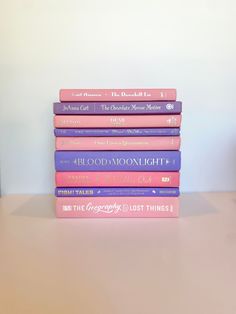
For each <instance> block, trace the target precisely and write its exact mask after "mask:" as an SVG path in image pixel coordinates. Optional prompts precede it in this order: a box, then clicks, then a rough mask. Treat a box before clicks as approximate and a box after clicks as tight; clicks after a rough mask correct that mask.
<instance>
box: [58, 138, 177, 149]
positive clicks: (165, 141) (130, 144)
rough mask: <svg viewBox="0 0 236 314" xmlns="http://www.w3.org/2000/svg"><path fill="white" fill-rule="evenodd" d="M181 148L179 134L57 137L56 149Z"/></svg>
mask: <svg viewBox="0 0 236 314" xmlns="http://www.w3.org/2000/svg"><path fill="white" fill-rule="evenodd" d="M179 148H180V137H179V136H155V137H154V136H153V137H152V136H147V137H138V136H135V137H57V138H56V150H178V149H179Z"/></svg>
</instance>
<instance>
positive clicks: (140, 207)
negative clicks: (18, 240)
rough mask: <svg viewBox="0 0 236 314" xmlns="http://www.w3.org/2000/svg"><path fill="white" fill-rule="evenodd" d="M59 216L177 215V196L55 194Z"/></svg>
mask: <svg viewBox="0 0 236 314" xmlns="http://www.w3.org/2000/svg"><path fill="white" fill-rule="evenodd" d="M56 215H57V217H58V218H174V217H178V215H179V198H178V197H135V196H134V197H127V196H126V197H120V198H118V197H86V198H85V197H56Z"/></svg>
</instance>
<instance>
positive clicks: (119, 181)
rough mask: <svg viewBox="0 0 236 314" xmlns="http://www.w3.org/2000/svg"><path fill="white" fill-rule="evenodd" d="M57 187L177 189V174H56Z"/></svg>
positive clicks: (178, 179)
mask: <svg viewBox="0 0 236 314" xmlns="http://www.w3.org/2000/svg"><path fill="white" fill-rule="evenodd" d="M55 181H56V186H57V187H91V186H92V187H106V186H109V187H129V186H135V187H179V183H180V182H179V181H180V175H179V172H129V171H124V172H113V171H111V172H56V174H55Z"/></svg>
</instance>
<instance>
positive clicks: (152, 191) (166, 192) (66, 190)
mask: <svg viewBox="0 0 236 314" xmlns="http://www.w3.org/2000/svg"><path fill="white" fill-rule="evenodd" d="M55 195H56V196H57V197H78V196H79V197H88V196H93V197H102V196H103V197H107V196H117V197H121V196H155V197H157V196H158V197H160V196H162V197H164V196H172V197H173V196H176V197H177V196H179V188H159V187H158V188H157V187H151V188H145V187H144V188H142V187H141V188H137V187H131V188H124V187H123V188H122V187H116V188H112V187H106V188H102V187H99V188H95V187H88V188H82V187H77V188H76V187H72V188H70V187H61V188H56V189H55Z"/></svg>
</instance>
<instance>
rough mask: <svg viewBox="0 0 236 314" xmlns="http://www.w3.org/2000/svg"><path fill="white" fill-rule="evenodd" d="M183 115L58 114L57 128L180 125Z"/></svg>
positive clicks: (55, 122)
mask: <svg viewBox="0 0 236 314" xmlns="http://www.w3.org/2000/svg"><path fill="white" fill-rule="evenodd" d="M180 123H181V115H150V116H147V115H145V116H144V115H137V116H130V115H120V116H117V115H115V116H112V115H104V116H91V115H90V116H85V115H83V116H82V115H73V116H70V115H56V116H54V126H55V128H95V127H96V128H142V127H144V128H145V127H148V128H158V127H180Z"/></svg>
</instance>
